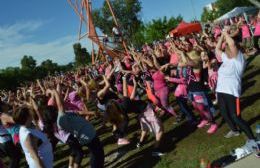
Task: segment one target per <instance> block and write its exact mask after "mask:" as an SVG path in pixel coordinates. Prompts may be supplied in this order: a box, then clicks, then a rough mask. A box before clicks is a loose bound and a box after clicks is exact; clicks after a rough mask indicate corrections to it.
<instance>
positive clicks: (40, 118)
mask: <svg viewBox="0 0 260 168" xmlns="http://www.w3.org/2000/svg"><path fill="white" fill-rule="evenodd" d="M30 102H31V105H32V108H33V110H34V111H35V113H36V115H37V116H38V118H39V120H40V121H43V118H42V114H41V113H40V111H39V108H38V105H37V104H36V102H35V101H34V99H33V98H32V97H30Z"/></svg>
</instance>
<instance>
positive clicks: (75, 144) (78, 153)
mask: <svg viewBox="0 0 260 168" xmlns="http://www.w3.org/2000/svg"><path fill="white" fill-rule="evenodd" d="M66 144H68V145H69V148H70V152H71V154H70V155H71V156H72V157H73V158H74V162H75V163H77V164H78V165H80V163H81V161H82V158H83V155H84V153H83V150H82V146H81V145H80V143H79V141H78V140H77V139H76V138H74V137H73V135H70V136H69V138H68V140H67V142H66Z"/></svg>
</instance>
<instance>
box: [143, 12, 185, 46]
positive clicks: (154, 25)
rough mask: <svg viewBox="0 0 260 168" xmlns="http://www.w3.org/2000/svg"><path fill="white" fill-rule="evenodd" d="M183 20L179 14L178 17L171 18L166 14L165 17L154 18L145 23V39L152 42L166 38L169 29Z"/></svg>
mask: <svg viewBox="0 0 260 168" xmlns="http://www.w3.org/2000/svg"><path fill="white" fill-rule="evenodd" d="M182 20H183V19H182V17H181V16H177V17H176V18H175V17H170V18H169V19H167V17H166V16H164V17H163V18H159V19H153V20H152V21H151V22H148V23H147V24H146V25H145V30H144V36H145V41H146V42H148V43H151V42H153V41H155V40H161V39H165V37H166V36H167V35H168V34H169V31H170V30H171V29H173V28H174V27H176V26H177V25H178V24H179V23H180V22H181V21H182Z"/></svg>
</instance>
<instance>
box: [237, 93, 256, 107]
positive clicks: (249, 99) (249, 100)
mask: <svg viewBox="0 0 260 168" xmlns="http://www.w3.org/2000/svg"><path fill="white" fill-rule="evenodd" d="M259 97H260V92H258V93H254V94H252V95H249V96H245V97H242V98H241V99H240V101H241V110H244V109H245V108H247V107H249V106H251V105H253V104H254V103H255V102H256V101H257V100H258V99H259Z"/></svg>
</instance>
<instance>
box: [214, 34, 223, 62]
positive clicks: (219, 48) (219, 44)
mask: <svg viewBox="0 0 260 168" xmlns="http://www.w3.org/2000/svg"><path fill="white" fill-rule="evenodd" d="M223 40H224V35H223V33H222V34H221V36H220V38H219V39H218V43H217V46H216V57H220V58H221V55H222V43H223Z"/></svg>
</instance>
